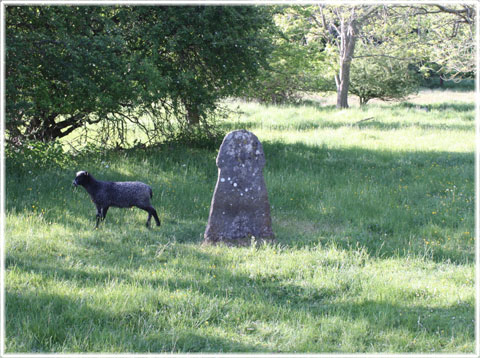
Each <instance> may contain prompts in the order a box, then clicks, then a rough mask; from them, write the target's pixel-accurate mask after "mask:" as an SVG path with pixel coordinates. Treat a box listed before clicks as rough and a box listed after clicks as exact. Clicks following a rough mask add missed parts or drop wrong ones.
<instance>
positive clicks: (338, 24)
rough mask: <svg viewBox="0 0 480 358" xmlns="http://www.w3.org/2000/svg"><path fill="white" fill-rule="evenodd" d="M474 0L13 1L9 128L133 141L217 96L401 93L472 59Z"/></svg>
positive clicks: (204, 109)
mask: <svg viewBox="0 0 480 358" xmlns="http://www.w3.org/2000/svg"><path fill="white" fill-rule="evenodd" d="M474 10H475V9H474V8H473V6H467V5H450V6H448V7H446V6H441V5H421V6H383V5H361V6H341V5H339V6H333V5H315V6H16V5H15V6H14V5H8V6H6V11H5V14H6V15H5V24H6V26H5V29H6V36H5V39H6V46H5V49H6V67H5V73H6V78H5V81H6V82H5V89H6V111H5V114H6V131H7V132H6V139H7V141H9V143H11V144H13V145H22V143H24V142H26V141H29V140H39V141H45V142H48V141H52V140H55V139H58V138H62V137H65V136H67V135H69V134H70V133H72V132H74V131H76V130H79V129H80V128H84V129H85V130H87V128H88V126H89V125H92V124H98V125H99V126H100V127H101V131H100V132H99V133H104V135H105V136H107V137H111V138H112V137H114V138H115V140H116V141H117V142H118V144H119V145H122V144H125V141H126V139H125V133H126V128H128V127H129V126H134V127H135V128H138V129H139V130H141V131H142V132H143V133H144V134H145V135H146V137H147V138H148V139H147V141H148V144H151V143H156V142H159V141H161V140H163V139H164V138H166V137H168V136H172V135H187V136H188V135H189V134H192V133H203V134H205V133H206V135H208V134H209V133H211V131H212V130H213V129H214V125H213V122H212V118H214V117H215V115H216V114H218V103H219V100H221V99H223V98H227V97H232V96H239V97H243V98H251V99H256V100H261V101H265V102H273V103H278V102H285V101H291V100H295V98H296V97H297V96H298V93H301V92H302V91H325V90H333V91H336V92H337V107H338V108H347V107H348V95H349V94H355V95H357V96H358V97H359V98H360V101H361V104H366V103H367V102H368V101H369V100H370V99H372V98H380V99H384V100H389V99H394V98H401V97H403V96H406V95H408V94H409V93H411V92H412V91H414V90H415V88H416V87H417V86H418V78H419V76H427V75H429V74H431V73H433V72H435V73H440V74H441V75H442V76H444V77H450V78H455V77H458V76H465V75H467V76H468V75H472V73H473V71H474V67H475V66H474V52H475V49H474V41H473V39H474V33H475V29H474V24H475V19H474V16H475V11H474Z"/></svg>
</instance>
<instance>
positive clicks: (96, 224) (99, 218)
mask: <svg viewBox="0 0 480 358" xmlns="http://www.w3.org/2000/svg"><path fill="white" fill-rule="evenodd" d="M101 218H102V216H101V214H100V211H99V210H97V220H96V222H95V229H97V228H98V224H99V223H100V220H101Z"/></svg>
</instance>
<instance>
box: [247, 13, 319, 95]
mask: <svg viewBox="0 0 480 358" xmlns="http://www.w3.org/2000/svg"><path fill="white" fill-rule="evenodd" d="M300 10H301V7H299V6H291V7H285V6H277V7H274V8H273V10H272V11H273V14H274V16H273V19H274V23H275V27H274V29H273V31H272V32H270V33H269V35H270V36H271V42H272V44H273V51H272V52H271V53H270V55H269V56H268V58H267V63H268V64H267V66H266V67H265V68H262V69H261V71H260V74H259V76H257V77H256V80H255V81H252V83H251V84H250V86H249V87H248V91H247V93H246V94H245V97H247V98H254V99H257V100H260V101H262V102H267V103H275V104H278V103H285V102H289V101H290V102H291V101H297V100H298V99H299V92H302V91H315V90H318V89H319V88H320V87H322V86H324V85H325V84H326V83H327V82H328V81H325V80H324V77H323V76H322V73H323V72H324V71H325V64H324V63H325V62H324V53H323V48H324V46H323V44H321V43H318V42H317V41H310V39H309V38H308V33H309V31H310V29H309V25H308V23H305V19H304V17H303V16H302V14H301V13H299V11H300Z"/></svg>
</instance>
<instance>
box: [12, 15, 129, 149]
mask: <svg viewBox="0 0 480 358" xmlns="http://www.w3.org/2000/svg"><path fill="white" fill-rule="evenodd" d="M6 10H7V11H6V71H5V73H6V129H7V133H8V135H9V137H10V138H13V137H16V138H20V137H21V138H27V139H37V140H43V141H48V140H52V139H54V138H61V137H64V136H66V135H68V134H69V133H71V132H72V131H73V130H75V129H77V128H79V127H80V126H82V125H83V124H84V123H96V122H98V121H99V120H100V119H101V118H103V117H105V116H106V115H107V114H108V113H111V112H114V111H116V110H118V109H119V107H120V103H122V102H123V101H126V100H128V99H130V98H132V96H133V94H132V92H131V88H129V87H128V86H125V85H124V84H125V82H126V80H125V77H128V68H127V63H128V61H127V58H126V55H125V52H126V51H125V43H124V41H123V39H122V37H121V34H120V33H119V31H118V30H117V29H116V28H115V26H114V24H113V22H112V21H111V14H112V12H113V9H110V8H101V7H70V6H68V7H57V6H51V7H50V6H49V7H43V6H38V7H30V6H8V7H7V8H6Z"/></svg>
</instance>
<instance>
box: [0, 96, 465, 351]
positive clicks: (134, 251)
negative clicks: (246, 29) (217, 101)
mask: <svg viewBox="0 0 480 358" xmlns="http://www.w3.org/2000/svg"><path fill="white" fill-rule="evenodd" d="M228 105H229V106H230V107H231V108H233V109H237V111H236V113H235V114H232V116H231V118H230V119H229V120H228V121H225V122H222V123H221V126H222V128H223V129H224V130H225V131H228V130H233V129H237V128H245V129H248V130H251V131H253V132H254V133H255V134H256V135H257V136H258V137H259V139H260V140H261V141H262V143H263V147H264V151H265V155H266V160H267V164H266V167H265V169H264V171H265V179H266V184H267V188H268V193H269V198H270V204H271V209H272V221H273V229H274V232H275V234H276V238H277V242H276V243H275V244H269V245H252V246H251V247H243V248H234V247H226V246H217V247H212V246H202V245H201V242H202V235H203V232H204V230H205V225H206V222H207V218H208V211H209V206H210V201H211V198H212V193H213V188H214V186H215V182H216V176H217V168H216V166H215V157H216V154H217V152H216V151H214V150H207V149H195V148H186V147H184V146H181V145H175V144H170V145H169V146H163V147H158V148H148V149H132V150H122V151H113V150H112V151H103V152H99V153H97V154H90V155H83V156H78V157H72V158H70V159H69V160H70V162H69V164H68V165H67V166H58V165H57V166H56V165H51V166H48V167H38V166H37V167H34V166H31V164H32V163H25V164H26V165H25V166H22V165H18V164H17V165H15V166H12V165H10V164H9V163H8V161H7V173H6V230H5V247H6V273H5V277H6V279H5V280H6V281H5V287H6V293H5V295H6V352H8V353H12V352H390V353H394V352H424V353H432V352H444V353H446V352H449V353H453V352H455V353H462V352H464V353H473V352H474V350H475V329H474V327H475V322H474V307H475V289H474V280H475V252H474V200H475V192H474V154H473V153H474V150H475V142H474V137H475V130H474V106H473V104H472V103H469V102H455V101H453V100H452V101H450V102H442V103H431V104H428V105H425V107H426V109H425V108H423V106H422V108H419V107H417V106H416V105H415V104H412V103H410V102H407V103H397V104H390V105H380V104H373V105H369V106H367V107H365V108H353V109H350V110H344V111H337V110H336V109H334V108H333V107H331V106H320V105H318V104H316V103H308V104H303V105H296V106H293V105H291V106H264V105H260V104H255V103H244V102H240V101H231V102H229V103H228ZM366 118H371V119H368V120H366V121H363V122H360V121H361V120H363V119H366ZM81 169H84V170H89V171H91V172H92V173H93V174H94V175H95V176H96V177H97V178H98V179H103V180H141V181H144V182H147V183H149V184H150V185H151V186H152V187H153V191H154V196H153V205H154V206H155V207H156V208H157V211H158V212H159V216H160V218H161V220H162V226H161V227H160V228H152V229H147V228H145V227H144V223H145V220H146V216H147V214H146V213H145V212H143V211H141V210H138V209H128V210H126V209H123V210H122V209H115V208H113V209H111V210H110V211H109V213H108V216H107V220H106V222H105V223H104V224H103V225H101V227H100V228H99V229H98V230H93V226H94V218H95V209H94V206H93V204H92V203H91V201H90V199H89V198H88V196H87V194H86V192H85V191H84V190H83V189H82V188H79V189H77V190H74V189H73V188H72V187H71V182H72V180H73V178H74V174H75V172H76V171H77V170H81Z"/></svg>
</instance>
